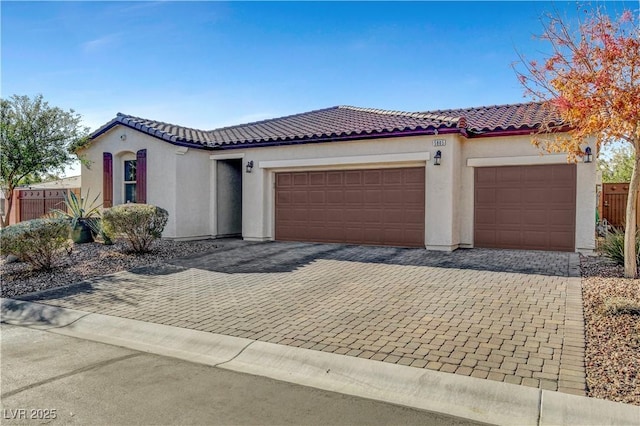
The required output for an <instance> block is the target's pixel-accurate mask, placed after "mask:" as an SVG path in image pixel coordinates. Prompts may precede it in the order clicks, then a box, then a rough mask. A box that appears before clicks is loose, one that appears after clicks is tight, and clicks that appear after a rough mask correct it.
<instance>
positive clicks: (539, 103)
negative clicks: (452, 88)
mask: <svg viewBox="0 0 640 426" xmlns="http://www.w3.org/2000/svg"><path fill="white" fill-rule="evenodd" d="M544 104H545V102H542V101H529V102H515V103H506V104H494V105H480V106H472V107H463V108H445V109H436V110H431V111H425V113H437V112H445V111H470V110H476V111H478V110H483V109H498V108H505V107H520V106H526V105H539V106H542V105H544Z"/></svg>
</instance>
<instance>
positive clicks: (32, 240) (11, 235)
mask: <svg viewBox="0 0 640 426" xmlns="http://www.w3.org/2000/svg"><path fill="white" fill-rule="evenodd" d="M69 245H70V244H69V222H68V221H67V220H65V219H33V220H27V221H25V222H20V223H17V224H15V225H11V226H7V227H6V228H4V229H2V230H1V231H0V253H1V254H2V255H8V254H13V255H14V256H17V257H18V258H19V259H21V260H23V261H25V262H28V263H30V264H31V266H32V267H33V268H34V269H51V267H52V266H53V263H54V261H55V259H56V257H57V256H59V255H60V254H61V253H62V252H63V251H64V250H66V249H68V248H69Z"/></svg>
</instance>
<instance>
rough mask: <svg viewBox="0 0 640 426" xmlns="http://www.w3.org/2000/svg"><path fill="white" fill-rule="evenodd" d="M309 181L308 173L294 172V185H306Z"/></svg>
mask: <svg viewBox="0 0 640 426" xmlns="http://www.w3.org/2000/svg"><path fill="white" fill-rule="evenodd" d="M308 183H309V175H308V174H307V173H293V186H306V185H307V184H308Z"/></svg>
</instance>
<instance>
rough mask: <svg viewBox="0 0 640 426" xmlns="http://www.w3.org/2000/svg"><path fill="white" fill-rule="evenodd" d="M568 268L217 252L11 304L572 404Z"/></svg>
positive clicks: (484, 255) (368, 251) (572, 262)
mask: <svg viewBox="0 0 640 426" xmlns="http://www.w3.org/2000/svg"><path fill="white" fill-rule="evenodd" d="M578 262H579V259H578V256H577V254H574V253H550V252H531V251H509V250H483V249H470V250H458V251H456V252H454V253H438V252H430V251H425V250H421V249H398V248H381V247H360V246H344V245H333V244H305V243H278V242H269V243H246V242H242V241H236V240H227V241H223V242H221V244H220V246H219V247H218V249H216V250H214V251H213V252H211V253H208V254H205V255H201V256H198V257H196V258H192V259H182V260H176V261H174V262H171V264H167V265H165V266H162V267H156V268H140V269H137V270H133V271H129V272H121V273H117V274H113V275H109V276H104V277H100V278H96V279H92V280H90V281H86V282H83V283H79V284H76V285H72V286H69V287H65V288H59V289H54V290H48V291H45V292H41V293H36V294H31V295H27V296H23V297H21V298H20V299H21V300H29V301H38V302H40V303H45V304H49V305H55V306H61V307H66V308H73V309H78V310H82V311H88V312H95V313H100V314H105V315H112V316H120V317H124V318H130V319H137V320H142V321H147V322H154V323H160V324H166V325H173V326H177V327H184V328H189V329H195V330H200V331H207V332H213V333H218V334H225V335H230V336H236V337H243V338H248V339H253V340H259V341H265V342H272V343H278V344H281V345H290V346H297V347H302V348H309V349H313V350H318V351H324V352H332V353H336V354H342V355H347V356H353V357H360V358H367V359H372V360H378V361H383V362H389V363H397V364H401V365H409V366H412V367H417V368H427V369H432V370H438V371H442V372H449V373H456V374H461V375H467V376H473V377H479V378H486V379H491V380H498V381H504V382H508V383H514V384H522V385H526V386H532V387H539V388H542V389H547V390H560V391H563V392H568V393H574V394H579V395H584V393H585V372H584V328H583V327H584V325H583V319H582V301H581V284H580V278H578V277H577V274H578V268H579V263H578Z"/></svg>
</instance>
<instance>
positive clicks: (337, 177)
mask: <svg viewBox="0 0 640 426" xmlns="http://www.w3.org/2000/svg"><path fill="white" fill-rule="evenodd" d="M278 174H280V173H278ZM343 178H344V174H343V173H342V172H327V185H333V186H342V185H343Z"/></svg>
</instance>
